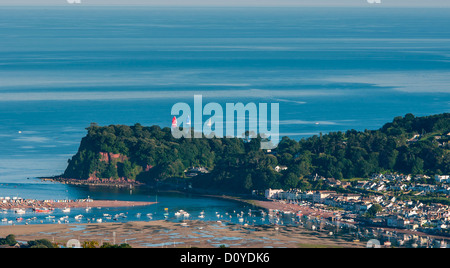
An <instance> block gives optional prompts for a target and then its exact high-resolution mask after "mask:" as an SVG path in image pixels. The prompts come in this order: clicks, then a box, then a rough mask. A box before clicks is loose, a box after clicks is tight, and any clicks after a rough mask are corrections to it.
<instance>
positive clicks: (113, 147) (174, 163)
mask: <svg viewBox="0 0 450 268" xmlns="http://www.w3.org/2000/svg"><path fill="white" fill-rule="evenodd" d="M87 130H88V134H87V136H86V137H85V138H83V140H82V141H81V145H80V148H79V151H78V153H77V154H76V155H75V156H74V157H73V158H72V159H71V160H69V165H68V167H67V170H66V171H65V173H64V174H63V177H64V178H73V179H81V180H86V179H88V178H90V177H97V178H108V179H119V178H128V179H131V180H137V181H140V182H143V183H148V184H151V183H156V182H162V181H166V180H167V179H169V178H185V179H186V180H189V182H191V183H192V185H193V186H194V187H197V188H203V189H220V190H221V191H222V192H236V193H249V192H250V191H251V190H264V189H267V188H284V189H289V188H301V189H303V190H307V189H312V190H314V189H321V188H322V187H323V185H322V184H323V182H320V181H312V180H311V179H310V178H311V176H313V175H315V174H318V175H320V176H324V177H333V178H336V179H341V180H342V179H347V180H350V181H351V179H353V178H357V177H358V178H367V177H369V176H370V175H371V174H373V173H385V172H393V173H404V174H428V175H435V174H444V173H449V172H450V150H449V149H450V148H449V146H448V141H449V137H450V136H448V135H447V134H448V133H449V132H450V114H441V115H434V116H427V117H415V116H414V115H412V114H408V115H406V116H405V117H396V118H395V119H394V121H393V122H392V123H388V124H386V125H385V126H383V127H382V128H381V129H379V130H374V131H370V130H366V131H356V130H349V131H347V132H333V133H329V134H326V135H317V136H313V137H310V138H307V139H302V140H300V141H296V140H292V139H290V138H288V137H284V138H283V139H282V140H281V142H280V144H279V146H278V148H277V149H276V150H274V151H272V152H271V153H268V152H265V151H263V150H261V149H260V141H261V139H260V138H258V139H252V140H250V141H248V140H245V139H237V138H232V139H229V138H223V139H217V138H213V139H208V138H202V139H184V138H182V139H175V138H173V137H172V135H171V131H170V128H164V129H161V128H160V127H158V126H152V127H143V126H141V125H140V124H136V125H134V126H131V127H129V126H107V127H100V126H97V125H96V124H92V125H91V126H90V127H89V128H88V129H87ZM438 136H440V137H438ZM414 137H416V139H413V138H414ZM417 137H418V138H417ZM101 153H108V154H110V155H114V157H109V159H106V158H105V157H104V156H102V155H101ZM278 165H279V166H286V167H287V170H284V171H281V172H277V171H275V167H276V166H278ZM190 167H205V168H206V169H208V170H209V171H210V172H209V173H207V174H204V175H199V176H196V177H193V178H189V179H188V178H187V177H186V176H185V174H186V173H185V171H186V170H187V169H189V168H190Z"/></svg>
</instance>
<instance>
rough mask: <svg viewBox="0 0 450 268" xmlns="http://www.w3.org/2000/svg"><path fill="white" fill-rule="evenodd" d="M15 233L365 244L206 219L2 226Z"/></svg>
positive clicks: (197, 242) (156, 241) (160, 243)
mask: <svg viewBox="0 0 450 268" xmlns="http://www.w3.org/2000/svg"><path fill="white" fill-rule="evenodd" d="M9 234H14V235H15V236H16V239H17V240H18V241H29V240H35V239H44V238H45V239H48V240H50V241H53V242H56V243H59V244H61V245H65V244H66V243H67V241H68V240H70V239H78V240H80V241H82V242H83V241H97V242H99V243H100V244H101V243H105V242H109V243H113V241H115V242H116V243H117V244H121V243H128V244H130V245H131V246H132V247H133V248H174V247H181V248H190V247H197V248H216V247H219V246H221V245H225V246H227V247H230V248H299V247H363V246H364V245H363V244H362V243H354V242H348V241H345V240H342V239H336V238H334V237H331V236H328V235H326V234H325V233H319V232H313V231H310V230H307V229H305V228H302V227H286V226H278V227H277V229H276V228H275V226H249V227H247V228H244V227H243V226H240V225H226V224H222V223H217V222H205V221H194V220H193V221H185V222H184V224H182V223H180V222H170V221H164V220H159V221H150V222H144V221H142V222H127V223H96V224H92V223H91V224H43V225H20V226H1V227H0V237H6V236H7V235H9Z"/></svg>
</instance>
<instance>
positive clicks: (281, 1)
mask: <svg viewBox="0 0 450 268" xmlns="http://www.w3.org/2000/svg"><path fill="white" fill-rule="evenodd" d="M68 1H73V0H0V5H33V6H39V5H69V4H68ZM80 1H81V2H82V5H152V6H369V5H370V4H369V3H368V1H375V0H80ZM381 1H382V3H381V4H379V5H378V6H386V7H390V6H401V7H450V0H381Z"/></svg>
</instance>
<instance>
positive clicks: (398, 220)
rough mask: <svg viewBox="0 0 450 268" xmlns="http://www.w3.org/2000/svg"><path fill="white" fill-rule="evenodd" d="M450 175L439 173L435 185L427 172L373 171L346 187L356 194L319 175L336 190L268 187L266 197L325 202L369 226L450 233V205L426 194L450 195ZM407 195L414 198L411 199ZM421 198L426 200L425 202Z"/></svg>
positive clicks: (276, 199) (287, 200)
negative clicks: (407, 173) (423, 173)
mask: <svg viewBox="0 0 450 268" xmlns="http://www.w3.org/2000/svg"><path fill="white" fill-rule="evenodd" d="M449 177H450V176H448V175H436V176H435V182H436V184H430V183H423V182H424V181H428V182H431V181H432V180H433V179H432V177H429V176H425V175H417V176H411V175H398V174H374V175H373V176H372V177H371V178H370V179H366V180H358V181H353V182H352V183H351V186H350V187H349V188H347V187H346V188H347V189H350V190H354V193H348V192H345V193H340V190H339V189H343V187H342V186H337V184H336V180H334V179H326V178H319V179H320V180H323V181H324V182H325V183H326V184H325V185H326V187H328V188H329V189H336V191H333V190H317V191H304V192H302V191H301V190H300V189H290V190H288V191H283V190H280V189H278V190H277V189H275V190H274V189H269V190H267V191H266V198H267V199H272V200H274V201H283V202H286V203H299V202H302V203H303V204H304V202H310V203H309V204H310V206H311V207H315V206H317V205H322V206H325V207H327V208H334V209H338V210H339V211H340V212H339V214H346V215H347V216H348V215H352V216H351V218H353V219H354V220H359V221H360V222H361V223H363V224H365V225H367V224H368V225H370V226H384V227H390V228H399V229H407V230H411V231H416V230H421V231H427V232H431V233H435V234H450V206H449V204H448V203H445V202H444V203H440V202H438V200H439V199H436V201H435V202H426V200H428V199H426V197H430V196H431V197H433V196H437V195H439V196H441V197H446V198H449V197H450V184H449ZM341 185H342V183H341ZM405 195H406V196H411V197H415V198H411V199H408V198H407V197H405ZM396 196H398V197H402V198H397V197H396ZM421 197H424V198H425V199H423V201H422V199H421ZM414 199H415V200H414ZM444 200H446V199H445V198H444ZM373 206H377V207H378V208H379V210H373V211H375V212H376V214H373V215H372V214H368V213H369V211H370V210H371V208H372V207H373ZM372 213H373V212H372ZM369 215H370V216H369Z"/></svg>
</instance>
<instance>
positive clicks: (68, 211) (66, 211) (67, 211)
mask: <svg viewBox="0 0 450 268" xmlns="http://www.w3.org/2000/svg"><path fill="white" fill-rule="evenodd" d="M62 211H63V212H64V213H70V208H64V209H63V210H62Z"/></svg>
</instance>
